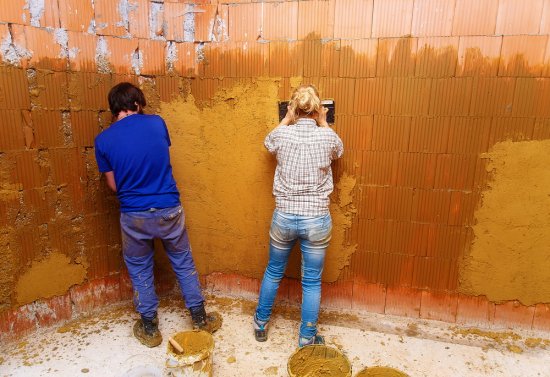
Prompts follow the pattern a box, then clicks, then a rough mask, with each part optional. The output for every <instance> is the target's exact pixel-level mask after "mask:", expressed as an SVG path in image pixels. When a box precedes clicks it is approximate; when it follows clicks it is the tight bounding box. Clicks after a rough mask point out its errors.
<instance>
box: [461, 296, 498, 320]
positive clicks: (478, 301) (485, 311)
mask: <svg viewBox="0 0 550 377" xmlns="http://www.w3.org/2000/svg"><path fill="white" fill-rule="evenodd" d="M494 311H495V304H494V303H492V302H489V301H488V300H487V298H486V297H485V296H467V295H463V294H459V295H458V306H457V312H456V323H457V324H459V325H464V326H475V327H482V328H487V327H489V325H490V323H491V322H492V320H493V318H494Z"/></svg>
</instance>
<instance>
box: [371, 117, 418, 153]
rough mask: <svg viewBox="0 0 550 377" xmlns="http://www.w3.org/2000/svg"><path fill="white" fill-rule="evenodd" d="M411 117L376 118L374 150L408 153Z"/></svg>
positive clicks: (373, 140) (373, 138) (373, 139)
mask: <svg viewBox="0 0 550 377" xmlns="http://www.w3.org/2000/svg"><path fill="white" fill-rule="evenodd" d="M410 125H411V118H410V117H401V116H399V117H395V116H390V117H388V116H377V115H375V116H374V124H373V137H372V149H373V150H378V151H407V149H408V144H409V135H410Z"/></svg>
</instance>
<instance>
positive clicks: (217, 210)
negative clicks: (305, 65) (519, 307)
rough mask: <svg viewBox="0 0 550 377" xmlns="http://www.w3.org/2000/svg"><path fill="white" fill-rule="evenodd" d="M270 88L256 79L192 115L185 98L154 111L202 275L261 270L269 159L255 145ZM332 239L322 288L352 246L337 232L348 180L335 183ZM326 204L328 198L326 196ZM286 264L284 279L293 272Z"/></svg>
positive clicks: (273, 121) (269, 104)
mask: <svg viewBox="0 0 550 377" xmlns="http://www.w3.org/2000/svg"><path fill="white" fill-rule="evenodd" d="M277 93H278V83H277V81H274V80H269V79H265V80H262V79H258V80H255V81H254V82H252V83H250V84H237V85H235V86H233V87H231V88H228V89H222V90H220V91H218V92H217V93H216V95H215V96H214V97H213V99H212V101H211V104H209V105H208V104H205V105H204V106H202V107H199V106H197V105H196V104H195V101H194V98H193V96H192V95H189V96H188V97H187V98H186V99H184V98H179V99H176V100H174V101H171V102H169V103H164V102H162V103H161V104H160V115H161V116H162V117H163V118H164V119H165V120H166V123H167V126H168V129H169V131H170V137H171V141H172V147H171V162H172V167H173V170H174V176H175V178H176V181H177V182H178V185H179V188H180V190H181V192H182V202H183V204H184V209H185V211H186V223H187V226H188V229H189V233H190V240H191V245H192V247H193V250H194V251H195V252H194V257H195V261H196V264H197V267H198V269H199V272H200V273H202V274H208V273H211V272H236V273H240V274H245V275H249V276H253V277H260V276H261V275H262V273H263V271H264V269H265V265H266V263H267V254H268V253H267V250H268V243H269V236H268V231H269V226H270V219H271V216H272V212H273V208H274V199H273V197H272V193H271V192H272V185H273V175H274V171H275V164H276V162H275V159H274V157H273V156H271V155H270V154H269V153H268V152H267V151H266V150H265V148H264V146H263V141H264V138H265V136H266V135H267V134H268V133H269V131H270V130H272V129H273V128H275V127H276V126H277V124H278V113H277V101H278V98H277ZM335 183H336V185H337V188H338V190H337V191H339V192H340V193H341V194H340V199H338V198H336V197H333V202H334V203H333V204H332V206H331V210H332V214H333V238H332V241H331V246H330V248H329V250H328V252H327V259H326V263H325V273H324V278H323V280H324V281H334V280H336V279H337V278H338V276H339V274H340V272H341V270H342V268H343V267H344V266H345V265H346V264H347V263H349V256H350V255H351V254H352V253H353V251H355V246H354V245H346V244H345V232H346V230H347V229H349V228H350V227H351V218H352V216H353V215H354V213H355V209H354V208H353V204H352V203H351V202H350V198H351V197H352V196H351V195H352V194H351V192H352V190H353V189H354V187H355V178H353V177H350V176H344V177H343V178H342V180H341V182H335ZM333 196H334V195H333ZM299 265H300V264H299V259H298V258H296V259H291V261H290V262H289V271H290V272H289V275H290V276H293V273H292V271H299Z"/></svg>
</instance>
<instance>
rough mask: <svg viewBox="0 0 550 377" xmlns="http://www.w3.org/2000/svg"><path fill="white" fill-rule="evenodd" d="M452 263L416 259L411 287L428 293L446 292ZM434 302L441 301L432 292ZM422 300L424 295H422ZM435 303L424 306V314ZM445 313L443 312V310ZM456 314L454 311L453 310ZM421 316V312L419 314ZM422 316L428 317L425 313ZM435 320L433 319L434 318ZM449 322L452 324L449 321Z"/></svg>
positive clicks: (440, 260)
mask: <svg viewBox="0 0 550 377" xmlns="http://www.w3.org/2000/svg"><path fill="white" fill-rule="evenodd" d="M451 263H452V261H451V260H450V259H444V258H433V257H420V256H418V257H416V258H415V259H414V272H413V278H412V286H413V287H414V288H419V289H427V290H429V291H433V290H435V291H446V290H448V289H449V271H450V267H451ZM432 293H433V295H434V296H435V297H434V301H437V300H436V299H442V297H440V296H439V295H437V293H435V292H432ZM422 297H423V298H424V293H423V294H422ZM434 304H435V303H434V302H432V303H430V302H429V301H428V304H427V306H426V309H425V310H426V312H428V311H429V310H430V307H431V306H432V305H434ZM443 311H445V310H443ZM455 314H456V309H455ZM420 315H421V316H422V312H421V313H420ZM424 315H428V314H427V313H425V314H424ZM434 319H435V318H434ZM451 322H454V320H453V321H451Z"/></svg>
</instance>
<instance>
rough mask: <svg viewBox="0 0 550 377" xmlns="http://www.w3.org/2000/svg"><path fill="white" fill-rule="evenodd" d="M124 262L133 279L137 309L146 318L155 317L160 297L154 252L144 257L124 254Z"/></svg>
mask: <svg viewBox="0 0 550 377" xmlns="http://www.w3.org/2000/svg"><path fill="white" fill-rule="evenodd" d="M124 262H125V263H126V266H127V268H128V274H129V275H130V279H131V280H132V286H133V290H134V305H135V307H136V310H137V311H138V312H139V313H140V314H141V315H143V316H145V317H146V318H154V317H155V315H156V312H157V308H158V297H157V294H156V292H155V281H154V275H153V254H152V253H151V254H150V255H146V256H143V257H131V256H127V255H124Z"/></svg>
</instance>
